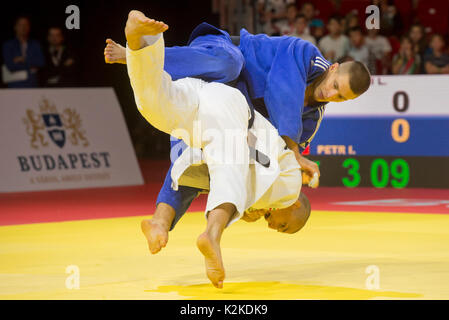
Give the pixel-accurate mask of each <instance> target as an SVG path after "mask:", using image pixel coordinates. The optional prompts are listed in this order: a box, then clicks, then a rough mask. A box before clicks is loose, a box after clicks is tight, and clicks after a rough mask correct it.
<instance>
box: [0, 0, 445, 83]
mask: <svg viewBox="0 0 449 320" xmlns="http://www.w3.org/2000/svg"><path fill="white" fill-rule="evenodd" d="M211 2H212V11H213V13H217V14H218V17H219V24H220V27H221V28H223V29H226V30H228V31H229V33H230V34H231V35H238V33H239V30H240V28H246V29H247V30H248V31H249V32H251V33H266V34H268V35H272V36H283V35H288V36H294V37H299V38H301V39H304V40H307V41H310V42H311V43H313V44H314V45H316V46H317V47H318V48H319V49H320V50H321V52H322V54H323V55H324V56H325V57H326V59H328V60H329V61H331V62H344V61H350V60H358V61H361V62H363V63H365V64H366V65H367V66H368V68H369V69H370V71H371V72H372V74H424V73H427V74H449V51H448V46H447V44H448V38H447V37H448V32H449V0H314V1H307V0H211ZM370 5H376V6H377V7H378V8H379V12H380V21H379V22H380V23H379V26H380V28H379V29H367V28H366V24H365V20H366V19H367V17H368V16H369V15H370V14H369V13H368V14H367V13H366V8H367V7H368V6H370ZM205 20H207V17H205ZM31 27H32V26H31V23H30V19H29V17H26V16H20V17H18V18H17V19H16V20H15V23H14V35H15V36H14V37H13V38H12V39H9V40H7V41H5V42H4V43H3V44H2V65H1V74H2V80H3V83H4V84H6V85H7V86H8V87H11V88H20V87H22V88H25V87H39V86H40V87H70V86H77V85H79V70H80V63H79V59H78V57H77V55H76V54H75V51H74V50H73V48H71V47H70V46H68V45H67V43H66V41H65V36H64V30H63V28H61V27H59V26H53V27H50V28H48V30H47V35H46V41H44V42H45V43H41V42H39V41H37V40H35V39H31V38H30V31H31Z"/></svg>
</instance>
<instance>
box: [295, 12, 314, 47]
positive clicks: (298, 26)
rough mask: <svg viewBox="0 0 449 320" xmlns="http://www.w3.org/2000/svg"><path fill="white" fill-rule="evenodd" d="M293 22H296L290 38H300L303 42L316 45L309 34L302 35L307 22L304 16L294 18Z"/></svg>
mask: <svg viewBox="0 0 449 320" xmlns="http://www.w3.org/2000/svg"><path fill="white" fill-rule="evenodd" d="M295 21H296V22H295V32H293V34H292V36H293V37H298V38H301V39H303V40H306V41H309V42H311V43H313V44H314V45H316V40H315V38H314V37H313V36H311V35H310V34H306V33H304V31H305V30H306V28H307V20H306V18H305V17H304V15H302V14H299V15H298V16H297V17H296V20H295Z"/></svg>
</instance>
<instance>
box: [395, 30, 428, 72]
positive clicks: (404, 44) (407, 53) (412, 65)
mask: <svg viewBox="0 0 449 320" xmlns="http://www.w3.org/2000/svg"><path fill="white" fill-rule="evenodd" d="M420 65H421V58H420V56H419V54H417V53H416V52H415V51H414V50H413V42H412V40H411V39H410V38H409V37H408V36H403V37H402V38H401V47H400V49H399V52H398V53H397V54H395V55H394V57H393V64H392V72H393V74H417V73H420V70H421V67H420Z"/></svg>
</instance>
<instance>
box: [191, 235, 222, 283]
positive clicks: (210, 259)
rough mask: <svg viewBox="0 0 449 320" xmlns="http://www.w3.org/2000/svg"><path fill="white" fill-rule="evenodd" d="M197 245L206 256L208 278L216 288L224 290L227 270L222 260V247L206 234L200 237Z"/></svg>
mask: <svg viewBox="0 0 449 320" xmlns="http://www.w3.org/2000/svg"><path fill="white" fill-rule="evenodd" d="M196 244H197V246H198V249H200V251H201V253H202V254H203V255H204V261H205V263H206V274H207V277H208V278H209V280H210V281H211V282H212V284H213V285H214V286H215V287H216V288H219V289H221V288H223V280H224V278H225V270H224V267H223V261H222V259H221V250H220V245H219V244H218V243H217V242H216V241H213V240H212V238H211V237H210V236H209V235H208V234H207V233H206V232H204V233H203V234H201V235H200V236H199V237H198V239H197V242H196Z"/></svg>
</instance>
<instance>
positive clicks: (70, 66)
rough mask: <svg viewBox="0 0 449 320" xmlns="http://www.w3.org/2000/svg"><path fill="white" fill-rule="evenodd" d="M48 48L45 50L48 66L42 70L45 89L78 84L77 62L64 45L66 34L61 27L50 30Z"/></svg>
mask: <svg viewBox="0 0 449 320" xmlns="http://www.w3.org/2000/svg"><path fill="white" fill-rule="evenodd" d="M47 41H48V47H47V48H46V50H45V61H46V66H45V68H43V69H42V72H41V77H42V84H43V86H45V87H68V86H73V85H75V82H76V61H77V59H76V58H75V55H74V54H73V52H72V51H71V50H70V49H68V48H67V47H66V46H65V44H64V34H63V32H62V29H61V28H59V27H51V28H50V29H48V35H47Z"/></svg>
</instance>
